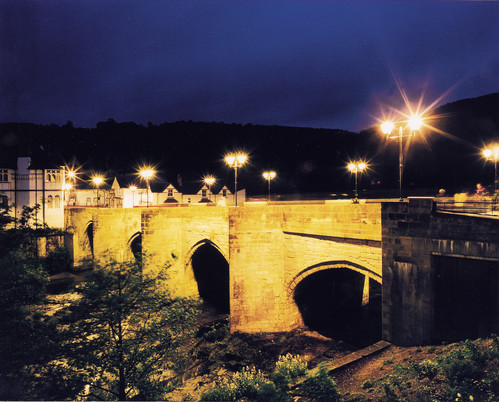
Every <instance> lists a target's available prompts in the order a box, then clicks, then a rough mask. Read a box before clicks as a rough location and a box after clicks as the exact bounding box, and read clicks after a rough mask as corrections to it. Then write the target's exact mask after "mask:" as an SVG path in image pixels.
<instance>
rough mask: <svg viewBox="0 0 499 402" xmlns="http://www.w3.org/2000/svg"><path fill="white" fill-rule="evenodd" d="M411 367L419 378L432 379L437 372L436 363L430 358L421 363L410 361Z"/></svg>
mask: <svg viewBox="0 0 499 402" xmlns="http://www.w3.org/2000/svg"><path fill="white" fill-rule="evenodd" d="M411 369H412V371H413V372H414V373H416V375H417V376H418V378H419V379H423V378H429V379H430V380H432V379H433V378H435V376H436V375H437V373H438V363H436V362H434V361H432V360H423V361H422V362H421V363H412V364H411Z"/></svg>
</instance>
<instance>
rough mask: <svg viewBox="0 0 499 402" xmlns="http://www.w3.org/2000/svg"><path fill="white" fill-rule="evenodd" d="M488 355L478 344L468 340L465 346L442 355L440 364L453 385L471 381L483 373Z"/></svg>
mask: <svg viewBox="0 0 499 402" xmlns="http://www.w3.org/2000/svg"><path fill="white" fill-rule="evenodd" d="M485 359H486V356H485V355H484V354H483V353H481V352H480V351H479V350H478V348H477V346H476V345H475V344H474V343H473V342H472V341H469V340H467V341H466V342H465V346H464V348H460V349H456V350H453V351H452V352H450V353H449V354H447V355H446V356H444V357H442V358H441V359H440V360H439V361H438V365H439V366H440V368H441V369H442V371H443V373H444V374H445V376H446V377H447V378H448V379H449V382H450V383H451V385H459V384H461V383H467V382H471V381H472V380H474V379H478V378H480V376H481V375H482V365H483V363H484V361H485Z"/></svg>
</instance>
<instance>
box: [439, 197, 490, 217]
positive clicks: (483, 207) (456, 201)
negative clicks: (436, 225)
mask: <svg viewBox="0 0 499 402" xmlns="http://www.w3.org/2000/svg"><path fill="white" fill-rule="evenodd" d="M435 200H436V209H437V211H446V212H455V213H466V214H478V215H499V202H498V198H497V197H475V196H471V197H466V198H456V197H455V198H450V197H449V198H447V197H444V198H436V199H435Z"/></svg>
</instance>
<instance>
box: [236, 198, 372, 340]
mask: <svg viewBox="0 0 499 402" xmlns="http://www.w3.org/2000/svg"><path fill="white" fill-rule="evenodd" d="M229 223H230V273H231V278H230V285H231V289H230V291H231V329H232V331H242V332H261V331H268V332H280V331H289V330H292V329H295V328H299V327H302V326H303V322H302V319H301V316H300V313H299V311H298V308H297V306H296V304H295V302H294V300H293V296H294V293H293V292H294V288H295V287H296V285H297V284H298V283H299V281H300V280H301V279H303V278H304V277H305V276H306V275H307V274H309V273H310V272H311V271H307V273H306V274H305V271H306V270H307V269H308V268H310V267H312V266H314V265H317V264H321V263H329V264H324V266H323V267H321V268H317V269H316V270H315V271H317V270H320V269H327V268H334V267H346V268H355V269H356V270H358V271H359V272H363V273H364V274H369V276H371V277H373V278H374V279H375V280H378V281H381V247H380V246H381V243H380V242H381V206H380V204H379V203H373V204H363V203H361V204H352V203H351V202H348V203H346V202H335V203H329V204H326V205H324V204H320V205H286V206H245V207H243V208H237V209H233V210H231V212H230V220H229ZM335 262H337V263H338V264H337V265H335V266H333V265H334V263H335Z"/></svg>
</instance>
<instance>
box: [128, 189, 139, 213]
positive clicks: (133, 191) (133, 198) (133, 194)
mask: <svg viewBox="0 0 499 402" xmlns="http://www.w3.org/2000/svg"><path fill="white" fill-rule="evenodd" d="M129 189H130V190H131V191H132V208H133V207H134V206H135V191H136V190H137V186H135V185H133V184H132V185H131V186H130V187H129Z"/></svg>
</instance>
